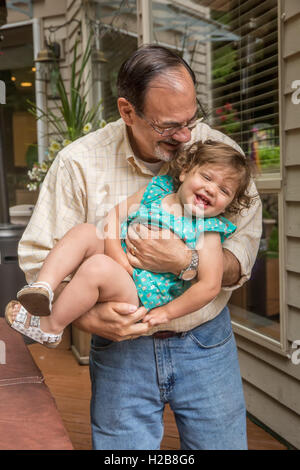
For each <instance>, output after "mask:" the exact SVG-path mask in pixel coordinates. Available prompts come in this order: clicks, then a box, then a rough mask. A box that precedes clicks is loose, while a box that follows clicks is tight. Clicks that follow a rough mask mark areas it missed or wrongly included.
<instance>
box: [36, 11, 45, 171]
mask: <svg viewBox="0 0 300 470" xmlns="http://www.w3.org/2000/svg"><path fill="white" fill-rule="evenodd" d="M32 23H33V25H32V35H33V53H34V59H36V57H37V54H38V52H39V51H40V49H41V44H42V41H41V20H40V19H39V18H34V19H33V22H32ZM35 101H36V105H37V106H38V107H39V108H41V109H45V83H44V81H42V80H41V76H40V70H39V66H38V65H37V64H36V73H35ZM36 127H37V143H38V160H39V162H40V163H41V162H42V161H43V160H45V157H46V155H45V152H46V148H47V137H46V132H47V128H46V123H45V121H44V120H43V119H38V120H37V122H36Z"/></svg>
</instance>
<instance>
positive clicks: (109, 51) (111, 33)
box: [90, 0, 138, 121]
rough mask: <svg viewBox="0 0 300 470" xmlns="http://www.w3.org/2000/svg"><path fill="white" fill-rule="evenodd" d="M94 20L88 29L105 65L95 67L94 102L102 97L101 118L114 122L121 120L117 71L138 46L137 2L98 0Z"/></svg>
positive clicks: (130, 0) (133, 0)
mask: <svg viewBox="0 0 300 470" xmlns="http://www.w3.org/2000/svg"><path fill="white" fill-rule="evenodd" d="M95 17H96V21H91V20H90V27H91V28H94V30H95V32H96V36H97V38H96V43H97V45H98V47H100V49H101V51H102V52H103V54H104V57H105V59H106V60H107V62H106V63H102V64H100V66H95V65H94V70H93V74H94V77H93V87H94V90H93V92H94V99H95V102H96V101H98V100H99V99H100V98H102V104H103V119H105V120H106V121H114V120H116V119H118V118H119V117H120V116H119V112H118V108H117V76H118V72H119V68H120V66H121V64H122V63H123V62H124V61H125V60H126V59H127V57H129V56H130V54H131V53H132V52H133V51H135V50H136V49H137V47H138V44H137V18H136V2H135V0H127V1H126V2H121V3H120V2H110V1H107V0H98V1H97V3H96V9H95ZM96 67H97V68H98V70H96Z"/></svg>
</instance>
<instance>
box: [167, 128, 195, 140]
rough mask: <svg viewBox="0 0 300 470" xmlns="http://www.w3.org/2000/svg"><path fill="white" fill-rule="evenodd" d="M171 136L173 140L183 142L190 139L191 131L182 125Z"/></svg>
mask: <svg viewBox="0 0 300 470" xmlns="http://www.w3.org/2000/svg"><path fill="white" fill-rule="evenodd" d="M172 137H173V139H174V140H177V141H178V142H181V143H184V144H185V143H187V142H189V141H190V140H191V131H190V130H189V129H188V128H187V127H182V128H181V129H178V131H176V132H175V134H173V136H172Z"/></svg>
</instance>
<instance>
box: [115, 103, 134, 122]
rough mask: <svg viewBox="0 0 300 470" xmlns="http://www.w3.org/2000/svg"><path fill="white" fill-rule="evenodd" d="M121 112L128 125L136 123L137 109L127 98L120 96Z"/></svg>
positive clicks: (119, 106)
mask: <svg viewBox="0 0 300 470" xmlns="http://www.w3.org/2000/svg"><path fill="white" fill-rule="evenodd" d="M117 103H118V108H119V113H120V116H121V118H122V119H123V121H124V122H125V124H127V126H132V124H133V123H134V117H135V110H134V107H133V106H132V104H131V103H129V101H128V100H126V98H118V101H117Z"/></svg>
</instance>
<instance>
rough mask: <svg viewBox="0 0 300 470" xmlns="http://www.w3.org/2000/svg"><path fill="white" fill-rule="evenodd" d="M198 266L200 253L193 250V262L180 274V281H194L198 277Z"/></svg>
mask: <svg viewBox="0 0 300 470" xmlns="http://www.w3.org/2000/svg"><path fill="white" fill-rule="evenodd" d="M198 264H199V256H198V252H197V251H196V250H193V251H192V259H191V262H190V264H189V265H188V266H187V267H186V268H184V269H183V270H182V271H181V273H180V274H179V279H183V280H184V281H191V280H192V279H194V278H195V277H196V276H197V272H198Z"/></svg>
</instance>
